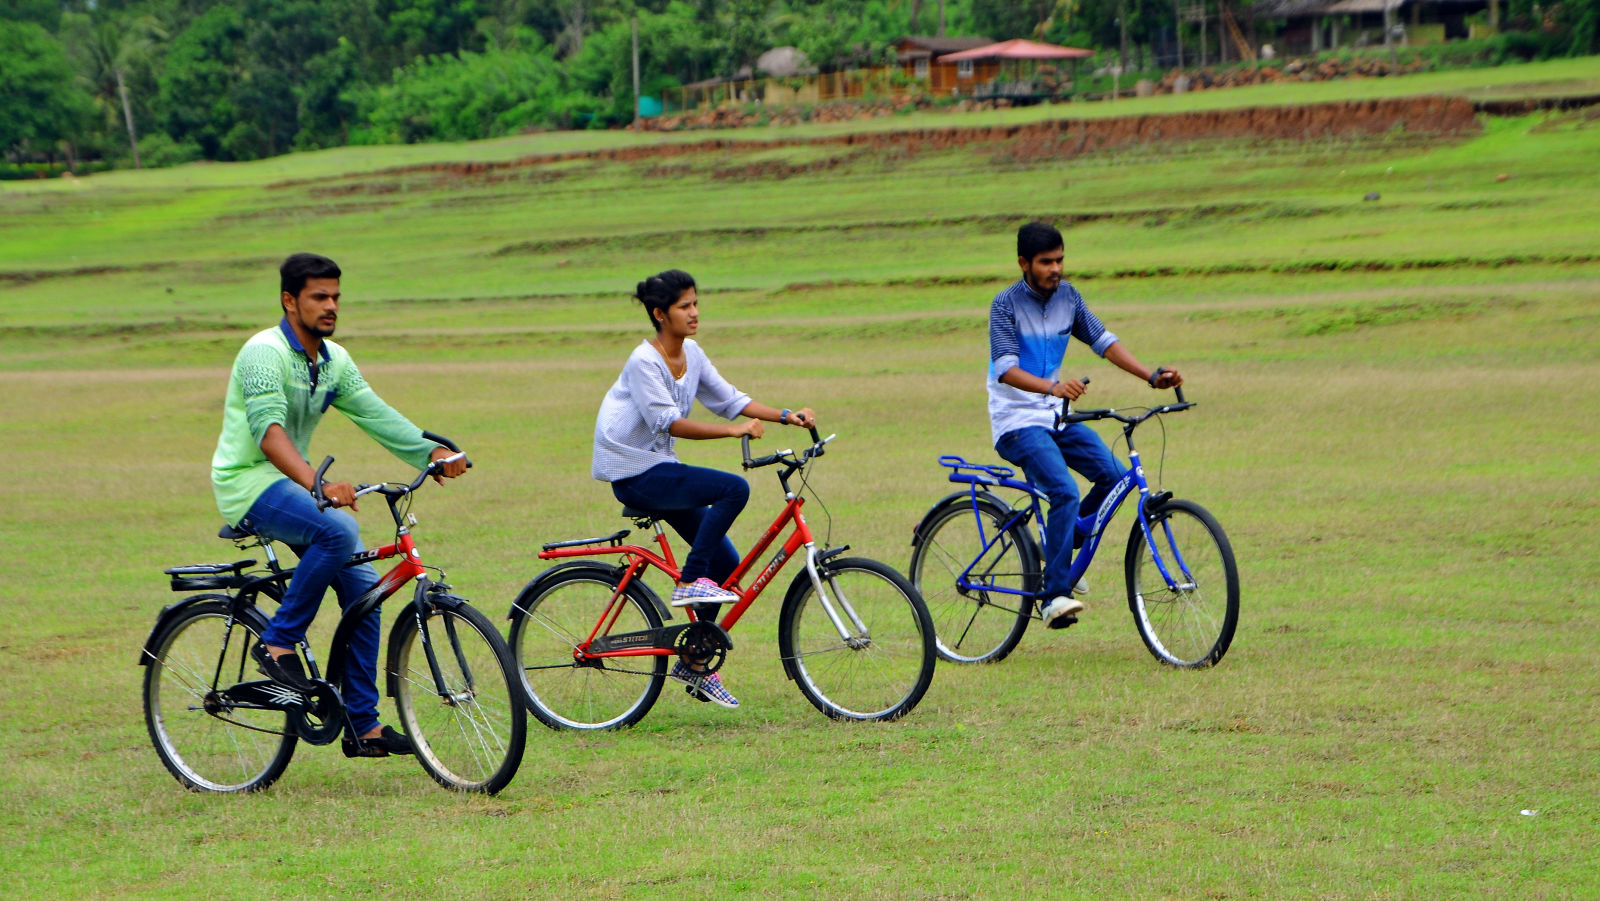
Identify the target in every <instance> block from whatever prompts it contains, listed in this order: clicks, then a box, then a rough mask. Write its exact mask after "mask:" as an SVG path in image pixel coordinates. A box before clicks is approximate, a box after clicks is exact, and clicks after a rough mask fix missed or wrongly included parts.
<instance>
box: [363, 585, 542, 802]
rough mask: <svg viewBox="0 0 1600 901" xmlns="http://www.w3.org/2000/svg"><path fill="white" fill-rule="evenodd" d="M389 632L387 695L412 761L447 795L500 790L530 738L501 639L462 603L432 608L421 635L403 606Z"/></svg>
mask: <svg viewBox="0 0 1600 901" xmlns="http://www.w3.org/2000/svg"><path fill="white" fill-rule="evenodd" d="M394 630H395V631H394V635H393V637H392V638H391V639H390V641H391V644H390V647H391V648H393V649H394V650H393V652H392V653H391V656H390V661H391V662H390V667H391V669H390V678H391V680H392V681H391V683H390V684H391V686H392V689H391V690H392V691H393V693H394V696H395V697H394V702H395V707H396V708H397V709H398V710H399V713H400V722H401V723H402V724H403V725H404V728H405V731H406V734H407V735H408V736H410V737H411V743H412V744H413V745H414V746H415V748H416V753H417V761H418V762H419V763H421V764H422V768H423V769H424V770H427V772H428V775H430V776H432V777H433V778H434V780H435V781H437V782H438V783H439V784H440V785H442V786H444V787H445V788H449V789H454V790H456V791H463V792H482V793H484V794H494V793H495V792H497V791H499V790H500V789H502V788H505V787H506V785H508V784H509V783H510V782H511V778H512V777H513V776H515V775H516V774H517V767H518V766H519V765H520V764H521V763H522V746H523V743H524V742H525V741H526V740H527V735H528V716H527V712H526V711H524V710H523V709H522V698H521V697H520V696H519V695H518V693H517V690H516V682H515V676H514V675H513V670H512V667H511V655H510V653H509V652H508V651H507V650H506V644H505V640H504V639H502V638H501V637H500V633H499V632H498V631H496V630H495V628H494V626H493V625H492V624H490V622H489V620H488V618H487V617H485V616H484V615H483V614H482V613H479V612H478V611H476V610H474V609H472V608H471V607H469V606H467V605H466V604H460V605H457V606H454V607H449V606H443V605H430V606H429V608H428V610H427V616H426V617H425V618H424V620H423V622H422V624H421V627H420V628H419V626H418V622H417V615H416V608H415V607H414V606H413V607H407V608H406V610H405V612H404V613H402V614H401V615H400V617H399V618H398V619H397V620H395V626H394Z"/></svg>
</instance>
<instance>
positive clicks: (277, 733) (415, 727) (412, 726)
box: [139, 432, 527, 794]
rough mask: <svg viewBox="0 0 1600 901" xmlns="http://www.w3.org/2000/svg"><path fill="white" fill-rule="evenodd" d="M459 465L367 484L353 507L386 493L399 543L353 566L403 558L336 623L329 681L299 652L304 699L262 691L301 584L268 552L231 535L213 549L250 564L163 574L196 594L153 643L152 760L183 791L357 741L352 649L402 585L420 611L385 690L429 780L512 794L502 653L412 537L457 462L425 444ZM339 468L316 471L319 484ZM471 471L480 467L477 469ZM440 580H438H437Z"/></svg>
mask: <svg viewBox="0 0 1600 901" xmlns="http://www.w3.org/2000/svg"><path fill="white" fill-rule="evenodd" d="M423 434H424V435H425V436H426V437H427V438H428V440H430V441H435V442H437V443H439V444H441V445H444V446H445V447H447V448H449V449H451V450H453V451H456V452H457V456H454V457H450V458H447V459H445V460H438V461H434V462H432V463H429V464H428V466H427V467H426V468H425V469H423V470H422V472H420V473H419V474H418V475H417V477H416V478H415V479H413V480H412V481H411V482H410V483H409V484H408V483H404V482H382V483H379V484H376V485H361V486H358V487H357V489H356V496H357V497H359V496H361V495H364V494H381V495H383V497H384V499H385V500H386V501H388V503H389V512H390V513H391V514H392V515H393V516H394V524H395V540H394V543H393V544H388V545H384V546H382V547H377V548H372V549H370V550H366V551H362V552H360V553H357V554H353V555H352V556H351V557H350V560H349V561H348V562H346V564H345V565H346V566H355V565H359V564H362V563H367V562H370V561H373V560H385V559H388V558H390V557H399V558H400V562H399V564H398V565H396V566H395V568H394V569H393V570H391V571H390V572H389V573H387V574H386V575H384V576H383V578H381V579H379V580H378V583H377V584H376V585H374V586H373V587H372V589H371V590H370V591H368V592H367V593H366V594H365V595H363V596H362V597H361V598H360V599H359V600H358V601H357V602H356V603H354V604H351V605H350V607H349V608H348V609H347V610H346V611H345V612H344V614H343V615H342V616H341V617H340V618H339V623H338V625H337V626H336V627H335V629H334V633H333V640H332V643H331V644H332V646H331V647H330V649H329V651H328V668H327V675H326V677H324V676H323V674H322V672H321V671H319V669H318V667H317V662H316V660H315V658H314V657H313V656H312V654H311V648H310V645H309V643H307V642H302V643H301V644H300V647H299V652H300V654H301V657H302V658H303V659H304V660H305V661H306V665H307V667H308V669H309V671H310V672H309V676H310V679H311V681H312V682H313V683H314V684H315V686H316V687H315V689H314V690H313V691H311V692H309V693H306V694H301V693H300V692H297V691H295V690H294V689H291V688H288V687H287V686H284V685H281V684H279V683H277V682H273V681H271V680H269V679H266V678H260V677H258V675H257V670H256V667H255V663H254V661H252V660H251V659H250V656H249V653H248V652H249V649H250V647H251V646H252V645H253V644H254V643H255V642H257V641H259V640H260V638H261V634H262V632H263V631H264V630H265V629H266V627H267V619H268V618H267V616H266V614H264V613H263V612H262V611H261V609H260V606H259V602H260V600H261V599H262V598H266V599H267V600H270V601H272V602H274V603H276V602H278V601H280V600H281V599H282V597H283V590H284V586H285V585H287V584H288V582H289V578H290V577H291V576H292V575H293V574H294V570H293V569H292V568H288V569H286V568H284V567H283V566H281V565H280V564H279V562H278V556H277V554H276V553H275V552H274V550H273V546H272V542H271V541H270V540H267V539H265V538H263V537H261V536H260V535H256V534H254V533H252V532H249V531H245V530H241V529H235V528H233V527H232V526H227V525H224V526H223V527H222V531H221V532H219V533H218V537H220V538H225V539H227V540H230V541H233V542H234V543H235V544H236V545H237V546H238V547H239V548H240V549H241V550H244V549H248V548H252V547H259V548H261V549H262V553H263V555H264V556H265V557H266V560H267V563H266V566H265V567H264V568H261V567H257V566H256V561H255V560H236V561H234V562H232V563H203V564H198V565H192V566H175V567H173V568H171V569H168V570H165V572H166V573H167V575H169V576H170V577H171V582H172V590H173V591H193V592H199V593H198V594H193V595H190V596H189V597H186V598H184V599H183V600H181V601H179V602H178V603H176V604H172V605H170V606H168V607H166V608H165V609H163V610H162V611H161V614H160V615H159V616H158V617H157V618H156V624H155V627H154V628H152V629H151V630H150V636H149V637H148V638H147V639H146V640H145V643H144V649H143V650H142V651H141V652H140V654H139V663H140V665H142V666H144V667H145V677H144V712H145V723H146V725H147V726H148V727H149V730H150V739H151V741H153V742H154V743H155V746H156V753H157V754H159V755H160V756H161V762H162V763H164V764H166V767H167V769H168V770H169V771H171V773H172V775H173V776H174V777H176V778H177V780H178V781H179V782H180V783H182V784H183V785H184V786H185V787H186V788H189V789H192V790H195V791H205V792H224V793H226V792H252V791H260V790H262V789H264V788H266V787H267V786H269V785H271V784H272V783H273V782H275V781H277V779H278V777H279V776H281V775H283V771H284V769H285V768H286V767H287V766H288V765H289V758H290V757H292V756H293V755H294V749H295V745H296V743H297V742H299V741H301V740H304V741H306V742H309V743H310V744H313V745H326V744H330V743H332V742H333V741H334V740H335V739H337V738H338V737H339V736H340V734H341V733H347V732H348V733H350V734H352V735H353V734H354V733H353V730H352V729H351V727H350V724H349V721H348V716H347V715H346V712H345V707H344V702H343V700H342V699H341V698H340V696H339V691H338V688H337V687H336V686H338V685H340V684H342V682H343V680H344V679H343V677H344V672H345V668H346V667H347V666H348V665H349V642H350V636H351V634H352V632H353V631H354V629H355V627H356V625H357V624H358V623H360V622H361V620H362V619H363V618H365V617H366V616H367V615H368V614H370V613H373V612H374V611H376V610H377V609H378V608H379V607H380V606H381V605H382V604H383V602H384V601H385V600H387V599H388V598H389V597H391V596H392V595H394V594H395V593H396V592H397V591H399V590H400V589H401V587H402V586H404V585H406V584H408V583H412V584H414V586H415V587H414V590H413V592H412V599H411V603H410V604H409V605H407V607H406V609H405V611H404V613H402V614H401V615H400V616H399V617H397V618H396V619H395V622H394V625H393V627H392V628H391V629H390V631H389V641H388V652H387V663H386V665H385V667H384V670H383V676H384V681H385V690H386V691H387V693H388V695H389V696H390V697H392V698H394V701H395V707H396V709H397V710H398V711H399V715H400V722H401V725H402V727H403V728H404V730H405V732H406V734H407V735H409V736H410V738H411V742H412V744H413V745H414V746H415V748H416V755H417V760H418V761H419V762H420V763H421V764H422V768H423V769H424V770H426V771H427V772H428V775H430V776H432V777H433V778H434V779H435V780H437V781H438V782H439V784H440V785H443V786H445V787H446V788H450V789H455V790H457V791H470V792H483V793H487V794H493V793H495V792H497V791H499V790H500V789H502V788H505V787H506V785H507V784H509V783H510V782H511V779H512V777H513V776H515V775H516V772H517V767H518V766H519V765H520V764H521V762H522V747H523V742H524V741H525V740H526V737H527V713H526V711H525V710H524V709H523V706H522V695H521V690H520V687H519V681H518V676H517V675H516V668H515V667H514V666H513V665H512V662H511V660H512V658H511V653H510V651H508V650H507V648H506V643H505V640H504V639H503V638H502V637H501V635H500V632H499V631H498V630H497V629H495V627H494V625H493V624H492V623H490V621H489V619H488V618H487V617H485V616H484V615H483V614H482V613H479V612H478V611H477V610H475V609H473V607H472V606H470V605H469V604H468V603H467V602H466V601H465V600H463V599H462V598H459V597H457V596H456V595H454V594H451V593H450V586H449V585H448V584H446V582H445V581H444V578H445V575H444V572H443V571H442V570H439V569H438V568H437V567H426V566H424V565H423V563H422V553H421V551H420V550H418V548H417V546H416V543H415V541H414V540H413V538H412V535H411V527H413V526H415V525H416V517H415V516H412V515H411V512H410V506H411V498H412V496H413V495H414V494H415V493H416V491H417V489H418V488H420V487H421V486H422V484H423V482H424V481H425V480H426V479H427V478H428V477H429V476H431V475H434V474H435V473H437V472H439V471H440V470H441V468H442V467H441V464H443V463H446V462H453V461H455V460H457V459H460V458H461V455H460V449H459V448H457V447H456V446H455V444H453V443H452V442H450V441H449V440H448V439H445V438H441V437H440V436H438V435H434V434H432V433H427V432H425V433H423ZM332 463H333V458H332V457H328V458H327V459H326V460H324V461H323V462H322V466H320V467H319V468H318V469H317V479H316V483H317V491H316V496H317V502H318V505H319V506H323V507H325V506H327V500H326V498H324V497H323V496H322V477H323V474H324V473H326V472H327V470H328V467H329V466H330V465H331V464H332ZM468 465H471V464H470V463H469V464H468ZM429 569H433V570H435V571H436V572H438V578H437V579H431V578H429V576H428V570H429Z"/></svg>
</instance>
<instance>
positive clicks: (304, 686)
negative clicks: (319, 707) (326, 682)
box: [250, 641, 317, 694]
mask: <svg viewBox="0 0 1600 901" xmlns="http://www.w3.org/2000/svg"><path fill="white" fill-rule="evenodd" d="M250 656H251V658H253V659H254V660H255V662H256V668H257V669H259V670H260V671H261V675H263V676H266V677H267V678H268V679H271V680H272V681H274V682H276V683H278V684H279V685H287V686H288V687H290V688H292V689H294V690H295V691H298V692H300V693H301V694H305V693H307V692H311V691H315V690H316V688H317V686H316V685H315V684H313V683H312V682H311V680H310V679H307V678H306V671H305V669H303V668H302V667H301V666H300V655H299V654H296V653H295V652H294V651H290V652H289V653H287V654H284V655H283V656H281V657H278V658H277V659H273V657H272V654H270V653H268V651H267V643H266V642H264V641H258V642H256V643H255V644H253V645H251V646H250Z"/></svg>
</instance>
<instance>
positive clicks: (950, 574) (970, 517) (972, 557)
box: [908, 498, 1040, 663]
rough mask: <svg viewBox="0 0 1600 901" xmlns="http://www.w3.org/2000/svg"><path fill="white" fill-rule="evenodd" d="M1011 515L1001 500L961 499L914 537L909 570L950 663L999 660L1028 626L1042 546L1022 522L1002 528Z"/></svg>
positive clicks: (912, 581)
mask: <svg viewBox="0 0 1600 901" xmlns="http://www.w3.org/2000/svg"><path fill="white" fill-rule="evenodd" d="M1010 518H1011V512H1010V511H1009V510H1006V509H1005V508H1003V507H1001V506H999V505H998V504H994V503H992V502H990V501H987V500H980V501H978V503H977V506H976V508H974V505H973V504H972V502H971V501H970V500H968V499H966V498H961V499H960V500H959V501H958V502H952V503H948V504H946V505H945V506H944V507H943V508H942V509H940V510H937V511H935V512H934V513H933V514H932V515H931V516H930V517H929V518H928V519H927V520H925V522H926V523H927V525H926V526H924V527H923V528H922V530H921V532H920V534H919V535H918V536H917V538H916V540H914V541H913V544H914V545H915V547H914V548H913V549H912V551H911V571H910V573H909V574H908V575H909V576H910V578H911V584H912V585H915V586H916V588H917V590H918V591H919V592H921V593H922V600H923V601H924V602H926V603H927V605H928V613H929V615H931V616H932V617H933V627H934V630H935V632H936V633H937V634H936V646H937V647H938V650H939V656H940V657H943V658H944V659H946V660H949V661H951V662H952V663H995V662H998V661H1000V660H1004V659H1005V657H1006V655H1007V654H1010V653H1011V652H1012V651H1013V650H1015V649H1016V647H1017V643H1018V642H1020V641H1021V640H1022V633H1023V632H1024V631H1025V630H1027V628H1028V620H1029V619H1030V617H1029V615H1028V612H1029V610H1030V609H1032V601H1031V600H1030V598H1031V597H1032V595H1033V594H1034V593H1035V592H1037V591H1038V590H1039V582H1040V574H1039V550H1038V546H1037V544H1036V543H1035V542H1034V540H1033V537H1032V536H1030V535H1029V534H1028V531H1027V527H1026V526H1023V525H1021V524H1018V525H1015V526H1013V527H1012V528H1010V529H1008V530H1005V531H1001V528H1000V527H1001V526H1002V525H1004V524H1005V523H1006V521H1007V520H1008V519H1010ZM986 544H987V545H988V546H987V547H985V545H986Z"/></svg>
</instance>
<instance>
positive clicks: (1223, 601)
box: [1125, 500, 1239, 669]
mask: <svg viewBox="0 0 1600 901" xmlns="http://www.w3.org/2000/svg"><path fill="white" fill-rule="evenodd" d="M1150 535H1151V537H1152V538H1154V539H1155V540H1154V543H1153V547H1152V543H1151V542H1147V541H1146V540H1145V533H1144V529H1143V528H1142V527H1141V525H1140V523H1139V521H1138V520H1135V521H1134V524H1133V532H1132V534H1130V535H1129V536H1128V556H1127V559H1126V561H1125V569H1126V571H1127V577H1128V607H1129V609H1131V610H1132V611H1133V619H1134V623H1135V624H1136V625H1137V626H1138V627H1139V637H1140V638H1142V639H1144V643H1145V647H1148V648H1149V649H1150V653H1151V654H1154V655H1155V657H1156V659H1157V660H1160V661H1161V662H1162V663H1167V664H1170V665H1172V666H1182V667H1189V668H1193V669H1198V668H1201V667H1207V666H1211V665H1213V664H1215V663H1217V662H1218V661H1220V660H1221V659H1222V655H1223V654H1226V653H1227V652H1228V644H1229V643H1230V642H1232V641H1233V630H1234V627H1235V626H1236V625H1237V624H1238V622H1239V570H1238V567H1237V566H1235V564H1234V561H1233V546H1232V545H1230V544H1229V543H1228V536H1227V535H1225V534H1223V531H1222V526H1221V525H1219V524H1218V523H1217V520H1216V517H1214V516H1212V515H1211V514H1210V513H1209V512H1207V511H1206V509H1205V508H1203V507H1201V506H1200V505H1199V504H1196V503H1193V502H1190V501H1184V500H1169V501H1167V502H1166V503H1165V504H1162V505H1161V506H1160V507H1158V508H1157V509H1156V512H1155V513H1154V514H1153V515H1152V516H1151V517H1150ZM1158 558H1159V560H1160V565H1159V566H1158V565H1157V559H1158ZM1162 568H1165V570H1166V575H1163V574H1162ZM1169 576H1170V579H1169V578H1168V577H1169Z"/></svg>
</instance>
